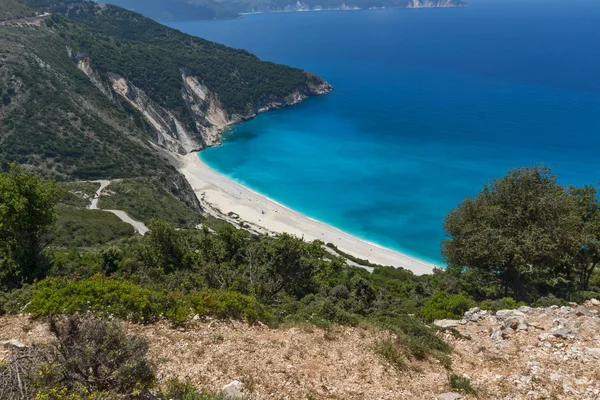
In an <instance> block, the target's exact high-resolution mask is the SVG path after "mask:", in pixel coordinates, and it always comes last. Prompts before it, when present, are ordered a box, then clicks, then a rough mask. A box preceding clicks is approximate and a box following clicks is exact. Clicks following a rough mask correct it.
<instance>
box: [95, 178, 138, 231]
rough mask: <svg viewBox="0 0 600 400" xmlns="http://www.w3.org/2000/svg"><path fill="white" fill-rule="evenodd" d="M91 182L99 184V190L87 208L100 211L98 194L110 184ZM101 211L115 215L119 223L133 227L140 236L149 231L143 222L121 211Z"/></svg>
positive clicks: (101, 181) (107, 182) (109, 182)
mask: <svg viewBox="0 0 600 400" xmlns="http://www.w3.org/2000/svg"><path fill="white" fill-rule="evenodd" d="M91 182H93V183H99V184H100V188H99V189H98V190H97V191H96V195H95V196H94V198H93V199H92V202H91V203H90V206H89V207H88V208H89V209H90V210H101V209H100V208H98V200H100V194H101V193H102V191H103V190H104V189H106V187H107V186H108V185H110V184H111V181H103V180H100V181H91ZM101 211H106V212H109V213H113V214H115V215H116V216H117V217H118V218H119V219H120V220H121V221H123V222H125V223H126V224H129V225H131V226H133V229H135V230H136V231H137V232H138V233H139V234H140V235H142V236H144V235H145V234H146V233H147V232H148V230H149V229H148V227H147V226H146V225H144V223H143V222H139V221H136V220H135V219H133V218H131V217H130V216H129V215H127V213H126V212H125V211H121V210H101Z"/></svg>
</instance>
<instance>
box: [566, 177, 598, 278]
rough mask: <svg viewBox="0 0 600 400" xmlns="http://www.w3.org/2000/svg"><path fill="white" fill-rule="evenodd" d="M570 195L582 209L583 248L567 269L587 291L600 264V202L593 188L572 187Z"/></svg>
mask: <svg viewBox="0 0 600 400" xmlns="http://www.w3.org/2000/svg"><path fill="white" fill-rule="evenodd" d="M569 193H570V195H571V196H572V197H573V198H574V199H575V201H577V202H578V204H579V206H580V207H581V213H582V214H581V215H582V222H583V228H582V242H581V247H580V249H579V251H578V253H577V254H576V256H575V257H574V259H573V262H572V263H569V264H567V265H566V266H565V267H566V272H567V274H568V275H569V276H571V275H574V276H575V277H577V278H578V279H579V288H580V289H581V290H587V288H588V285H589V282H590V278H591V277H592V274H593V272H594V270H595V269H596V267H597V266H598V264H600V200H599V199H598V196H597V191H596V188H595V187H593V186H584V187H583V188H576V187H571V188H569Z"/></svg>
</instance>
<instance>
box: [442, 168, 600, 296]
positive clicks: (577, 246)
mask: <svg viewBox="0 0 600 400" xmlns="http://www.w3.org/2000/svg"><path fill="white" fill-rule="evenodd" d="M598 210H599V207H598V200H597V198H596V192H595V189H593V188H591V187H586V188H583V189H576V188H571V189H567V188H565V187H563V186H561V185H560V184H558V183H557V179H556V177H555V176H554V175H552V173H551V171H550V169H549V168H546V167H540V166H534V167H529V168H518V169H514V170H511V171H509V173H508V174H507V175H506V176H505V177H503V178H501V179H496V180H493V181H492V182H491V183H489V184H488V185H486V186H485V187H484V189H483V190H482V191H481V192H480V193H479V194H478V195H477V196H476V197H474V198H469V199H466V200H465V201H464V202H463V203H461V204H460V205H459V206H458V207H457V208H455V209H454V210H452V211H451V212H450V214H449V215H448V216H447V217H446V221H445V223H444V230H445V232H446V235H447V239H446V240H445V241H444V242H443V243H442V254H443V256H444V258H445V260H446V262H447V263H448V264H449V265H450V266H451V267H453V268H463V267H467V268H470V269H477V270H480V271H484V272H486V273H490V274H491V275H492V276H496V277H498V278H500V279H501V280H502V281H503V282H504V283H505V295H508V288H509V285H511V286H512V289H513V291H514V293H515V295H516V296H517V297H518V298H526V291H525V288H524V285H523V280H524V279H525V278H526V279H529V280H534V279H550V278H556V277H565V278H567V279H571V278H573V274H575V273H576V269H577V265H580V266H583V265H586V267H585V268H586V271H589V269H587V268H588V264H589V263H590V262H592V261H594V260H595V259H596V257H597V252H596V244H597V240H598V236H597V235H596V232H597V231H598V230H597V229H595V223H596V221H597V219H598V218H599V214H598ZM596 263H597V261H596ZM580 268H581V267H580ZM590 273H591V272H590ZM588 275H589V274H587V273H586V274H585V276H588Z"/></svg>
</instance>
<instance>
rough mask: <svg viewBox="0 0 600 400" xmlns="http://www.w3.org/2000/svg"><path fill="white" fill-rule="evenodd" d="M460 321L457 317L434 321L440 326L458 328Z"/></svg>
mask: <svg viewBox="0 0 600 400" xmlns="http://www.w3.org/2000/svg"><path fill="white" fill-rule="evenodd" d="M459 323H460V322H459V321H458V320H456V319H436V320H435V321H433V324H434V325H435V326H439V327H440V328H456V327H457V326H458V324H459Z"/></svg>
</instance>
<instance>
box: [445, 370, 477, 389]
mask: <svg viewBox="0 0 600 400" xmlns="http://www.w3.org/2000/svg"><path fill="white" fill-rule="evenodd" d="M448 382H449V383H450V387H451V388H452V389H454V390H458V391H460V392H463V393H465V394H477V390H475V388H474V387H473V386H472V385H471V381H470V380H469V378H465V377H464V376H459V375H454V374H453V375H450V376H449V377H448Z"/></svg>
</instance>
